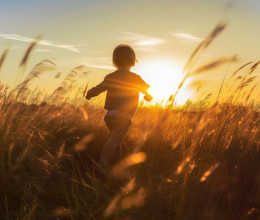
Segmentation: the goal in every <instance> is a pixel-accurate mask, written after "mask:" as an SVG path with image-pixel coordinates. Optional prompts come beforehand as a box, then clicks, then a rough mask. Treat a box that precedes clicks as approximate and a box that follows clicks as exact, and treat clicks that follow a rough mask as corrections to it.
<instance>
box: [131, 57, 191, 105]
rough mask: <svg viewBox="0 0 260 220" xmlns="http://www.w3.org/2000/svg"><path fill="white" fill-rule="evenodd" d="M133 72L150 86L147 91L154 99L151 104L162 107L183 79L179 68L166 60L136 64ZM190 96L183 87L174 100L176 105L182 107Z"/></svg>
mask: <svg viewBox="0 0 260 220" xmlns="http://www.w3.org/2000/svg"><path fill="white" fill-rule="evenodd" d="M134 70H135V72H136V73H138V74H139V75H140V76H141V77H142V78H143V79H144V80H145V81H146V82H147V83H148V84H149V85H150V88H149V90H148V91H149V92H150V94H151V95H152V96H153V97H154V100H153V103H161V104H162V105H164V104H166V102H167V100H168V98H169V97H170V95H172V94H174V93H175V92H176V91H177V88H178V85H179V84H180V82H181V81H182V79H183V75H182V71H181V68H180V67H179V66H178V65H177V64H175V63H174V62H172V61H168V60H150V61H146V62H144V63H141V64H138V65H137V66H136V68H135V69H134ZM190 96H191V94H190V91H189V90H188V89H187V88H186V87H183V88H182V89H181V90H180V92H179V94H178V95H177V97H176V99H175V101H176V104H177V105H183V104H184V103H185V102H186V101H187V99H189V98H190Z"/></svg>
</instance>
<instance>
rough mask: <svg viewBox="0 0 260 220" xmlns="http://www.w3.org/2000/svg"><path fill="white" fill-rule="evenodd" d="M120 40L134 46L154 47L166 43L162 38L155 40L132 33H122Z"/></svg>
mask: <svg viewBox="0 0 260 220" xmlns="http://www.w3.org/2000/svg"><path fill="white" fill-rule="evenodd" d="M120 40H129V41H132V42H133V45H136V46H156V45H160V44H165V43H166V42H167V41H166V40H164V39H162V38H155V37H151V36H147V35H142V34H138V33H134V32H123V33H122V36H121V37H120Z"/></svg>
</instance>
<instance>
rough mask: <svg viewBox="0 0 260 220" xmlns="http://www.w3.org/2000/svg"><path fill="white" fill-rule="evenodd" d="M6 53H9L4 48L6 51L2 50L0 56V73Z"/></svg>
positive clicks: (7, 49)
mask: <svg viewBox="0 0 260 220" xmlns="http://www.w3.org/2000/svg"><path fill="white" fill-rule="evenodd" d="M8 52H9V48H6V49H5V50H4V52H3V54H2V56H1V59H0V71H1V69H2V67H3V64H4V62H5V59H6V57H7V54H8Z"/></svg>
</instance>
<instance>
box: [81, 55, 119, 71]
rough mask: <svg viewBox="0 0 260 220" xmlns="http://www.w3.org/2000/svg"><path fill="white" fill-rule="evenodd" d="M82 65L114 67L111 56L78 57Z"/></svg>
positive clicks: (99, 67) (103, 67)
mask: <svg viewBox="0 0 260 220" xmlns="http://www.w3.org/2000/svg"><path fill="white" fill-rule="evenodd" d="M78 62H80V63H81V64H82V65H85V66H89V67H94V68H98V69H114V67H113V65H112V58H111V57H98V58H94V57H93V58H88V57H86V58H83V59H80V60H79V61H78Z"/></svg>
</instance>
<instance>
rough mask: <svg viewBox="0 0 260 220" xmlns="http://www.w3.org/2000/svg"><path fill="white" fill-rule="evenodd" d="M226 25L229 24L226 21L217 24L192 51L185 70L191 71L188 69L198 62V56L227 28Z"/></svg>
mask: <svg viewBox="0 0 260 220" xmlns="http://www.w3.org/2000/svg"><path fill="white" fill-rule="evenodd" d="M226 26H227V24H226V23H224V22H220V23H218V24H217V25H216V27H215V28H214V29H213V30H212V31H211V33H210V34H209V35H208V36H207V37H206V38H205V39H204V40H203V41H202V42H201V43H200V44H199V45H198V46H197V47H196V49H195V50H194V51H193V52H192V54H191V56H190V57H189V59H188V61H187V63H186V64H185V66H184V69H183V72H189V71H188V70H189V69H191V68H192V67H193V66H194V65H195V64H196V57H198V55H199V53H200V52H201V51H203V50H205V49H206V48H207V47H208V46H209V45H210V44H211V43H212V42H213V40H214V39H215V38H216V37H217V36H218V35H219V34H220V33H221V32H222V31H223V30H224V29H225V28H226Z"/></svg>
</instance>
